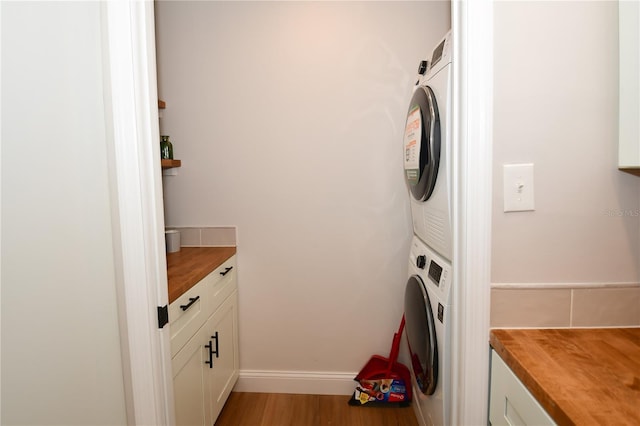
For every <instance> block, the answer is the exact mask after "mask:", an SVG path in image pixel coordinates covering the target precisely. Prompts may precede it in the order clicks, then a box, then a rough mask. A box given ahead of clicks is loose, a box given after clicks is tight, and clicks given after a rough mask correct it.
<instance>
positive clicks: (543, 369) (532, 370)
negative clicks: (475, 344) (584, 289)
mask: <svg viewBox="0 0 640 426" xmlns="http://www.w3.org/2000/svg"><path fill="white" fill-rule="evenodd" d="M490 343H491V346H492V347H493V348H494V349H495V350H496V352H497V353H498V354H499V355H500V357H501V358H502V359H503V360H504V361H505V363H506V364H507V365H508V366H509V367H510V368H511V370H512V371H513V372H514V374H515V375H516V376H517V377H518V378H519V379H520V381H521V382H522V383H523V384H524V385H525V386H526V387H527V388H528V389H529V391H530V392H531V394H532V395H533V396H534V397H535V398H536V399H537V400H538V402H539V403H540V405H542V406H543V407H544V409H545V410H546V411H547V413H549V415H550V416H551V417H552V418H553V419H554V421H555V422H556V423H558V424H559V425H616V426H617V425H640V328H594V329H575V328H573V329H522V330H520V329H519V330H498V329H496V330H492V331H491V337H490Z"/></svg>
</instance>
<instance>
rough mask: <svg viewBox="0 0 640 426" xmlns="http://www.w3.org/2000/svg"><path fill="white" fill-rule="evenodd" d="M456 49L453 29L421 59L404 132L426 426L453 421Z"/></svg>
mask: <svg viewBox="0 0 640 426" xmlns="http://www.w3.org/2000/svg"><path fill="white" fill-rule="evenodd" d="M451 54H452V46H451V32H449V33H447V35H446V36H445V37H444V38H443V39H442V40H441V41H440V42H439V43H438V44H437V46H436V48H435V49H434V50H433V52H432V55H431V57H430V58H428V59H429V60H428V61H422V63H421V64H420V69H419V74H420V77H419V79H418V81H417V83H416V86H415V88H414V92H413V97H412V99H411V102H410V104H409V110H408V112H407V123H406V128H405V133H404V150H405V152H404V172H405V179H406V182H407V185H408V187H409V189H410V193H411V195H410V198H411V215H412V221H413V233H414V235H413V239H412V241H411V250H410V255H409V278H408V281H407V284H406V288H405V297H404V301H405V302H404V303H405V306H404V311H405V322H406V323H405V335H406V340H407V344H408V348H409V356H410V369H411V372H412V382H413V387H414V392H413V395H414V405H413V406H414V410H415V411H416V415H417V417H418V421H419V422H421V423H422V424H425V425H449V424H450V423H451V333H452V327H451V319H452V318H453V316H452V312H451V311H452V306H451V283H452V270H451V259H452V251H453V250H452V246H453V238H452V231H451V211H452V209H451V201H452V198H451V185H452V176H451V168H452V167H451V143H450V141H451V102H450V99H451V73H452V71H451Z"/></svg>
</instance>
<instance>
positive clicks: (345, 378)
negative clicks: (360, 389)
mask: <svg viewBox="0 0 640 426" xmlns="http://www.w3.org/2000/svg"><path fill="white" fill-rule="evenodd" d="M357 374H358V373H355V372H354V373H338V372H318V371H275V370H240V377H239V378H238V382H237V383H236V385H235V387H234V388H233V390H234V391H235V392H266V393H295V394H313V395H351V394H352V393H353V390H354V389H355V386H356V382H355V381H354V380H353V378H354V377H355V376H356V375H357Z"/></svg>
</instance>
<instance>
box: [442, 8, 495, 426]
mask: <svg viewBox="0 0 640 426" xmlns="http://www.w3.org/2000/svg"><path fill="white" fill-rule="evenodd" d="M452 30H453V35H454V49H455V53H454V55H455V56H454V57H455V58H456V60H455V61H454V65H453V78H454V81H455V83H454V96H453V97H454V104H453V112H454V113H453V117H454V118H453V122H454V124H455V125H454V131H453V133H454V134H453V140H454V144H453V146H454V155H453V162H454V164H453V182H454V183H453V188H454V190H453V198H454V201H453V202H454V209H453V210H454V221H453V222H454V238H455V241H456V244H454V255H453V259H454V262H453V272H454V285H453V306H454V311H455V312H454V314H453V315H454V321H453V323H454V327H453V374H452V375H453V385H452V393H453V395H455V397H454V398H453V400H454V406H453V413H452V424H455V425H479V424H488V402H489V326H490V323H489V308H490V282H491V192H492V191H491V189H492V156H493V154H492V128H493V0H463V1H456V0H453V1H452Z"/></svg>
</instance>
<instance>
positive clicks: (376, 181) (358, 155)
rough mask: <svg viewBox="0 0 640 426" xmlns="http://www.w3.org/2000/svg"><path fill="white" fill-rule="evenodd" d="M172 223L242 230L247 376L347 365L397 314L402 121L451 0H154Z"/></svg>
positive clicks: (386, 332)
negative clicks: (171, 166)
mask: <svg viewBox="0 0 640 426" xmlns="http://www.w3.org/2000/svg"><path fill="white" fill-rule="evenodd" d="M156 15H157V46H158V47H157V48H158V73H159V83H158V84H159V94H160V97H161V98H163V99H164V100H165V101H167V109H166V110H165V111H164V112H163V118H162V119H161V131H162V133H163V134H168V135H170V136H171V139H172V141H173V142H174V150H175V154H176V157H177V158H180V159H181V160H182V162H183V163H182V164H183V166H182V168H181V169H179V171H178V173H179V175H178V176H173V177H165V178H164V185H165V205H166V207H165V210H166V222H167V224H168V225H171V226H212V225H237V226H238V245H239V247H238V260H239V270H238V277H239V287H240V309H239V310H240V352H241V360H240V366H241V369H243V370H247V369H249V370H289V371H336V372H340V371H342V372H345V371H346V372H353V371H357V370H359V369H360V367H362V365H363V363H364V362H365V361H367V360H368V358H369V356H370V355H371V354H372V353H382V354H386V353H388V351H389V346H390V344H391V338H392V336H393V331H394V330H395V329H396V328H397V326H398V325H399V322H400V318H401V315H402V298H403V292H404V284H405V281H406V269H407V255H408V242H409V239H410V237H411V232H412V231H411V223H410V212H409V209H408V202H409V201H408V194H407V190H406V187H405V184H404V182H403V176H402V157H401V154H402V149H401V143H402V129H403V127H404V121H405V117H406V116H405V113H406V108H407V105H408V102H409V99H410V96H411V88H412V85H413V83H414V81H415V79H416V77H415V76H416V69H417V65H418V62H419V61H420V60H421V59H423V58H424V57H426V56H427V54H428V53H430V51H431V49H432V48H433V46H434V45H435V44H436V42H437V41H439V39H440V38H441V37H442V36H443V35H444V33H445V32H446V31H447V30H448V28H449V27H450V5H449V3H448V2H348V3H347V2H344V3H343V2H321V3H320V2H318V3H312V2H254V3H248V2H237V3H233V2H159V3H158V4H157V8H156Z"/></svg>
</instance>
